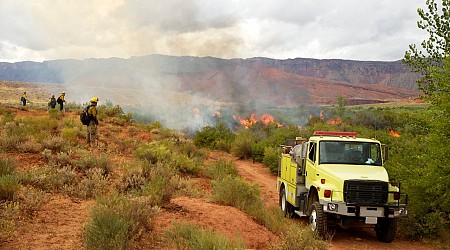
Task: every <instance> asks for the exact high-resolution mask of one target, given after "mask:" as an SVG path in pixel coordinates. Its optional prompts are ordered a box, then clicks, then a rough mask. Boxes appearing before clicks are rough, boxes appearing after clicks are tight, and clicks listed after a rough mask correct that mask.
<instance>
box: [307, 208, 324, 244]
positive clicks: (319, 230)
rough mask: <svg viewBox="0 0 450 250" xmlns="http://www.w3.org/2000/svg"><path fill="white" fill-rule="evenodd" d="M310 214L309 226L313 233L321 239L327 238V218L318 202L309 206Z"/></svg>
mask: <svg viewBox="0 0 450 250" xmlns="http://www.w3.org/2000/svg"><path fill="white" fill-rule="evenodd" d="M310 211H311V213H310V215H309V225H310V227H311V229H312V230H313V231H314V233H315V234H316V235H317V236H319V237H321V238H323V239H326V238H327V216H326V214H325V213H324V212H323V207H322V205H320V203H319V202H318V201H315V202H314V203H313V204H312V205H311V210H310Z"/></svg>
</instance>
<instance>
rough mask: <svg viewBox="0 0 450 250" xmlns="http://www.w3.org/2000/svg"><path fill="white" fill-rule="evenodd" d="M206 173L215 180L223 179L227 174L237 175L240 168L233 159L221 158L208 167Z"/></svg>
mask: <svg viewBox="0 0 450 250" xmlns="http://www.w3.org/2000/svg"><path fill="white" fill-rule="evenodd" d="M205 172H206V175H207V176H208V177H209V178H211V179H213V180H222V179H223V178H225V177H226V176H232V177H237V176H238V169H237V167H236V164H235V163H234V162H233V161H232V160H229V161H227V160H225V159H219V160H217V161H216V162H214V164H213V165H211V166H209V167H208V168H206V171H205Z"/></svg>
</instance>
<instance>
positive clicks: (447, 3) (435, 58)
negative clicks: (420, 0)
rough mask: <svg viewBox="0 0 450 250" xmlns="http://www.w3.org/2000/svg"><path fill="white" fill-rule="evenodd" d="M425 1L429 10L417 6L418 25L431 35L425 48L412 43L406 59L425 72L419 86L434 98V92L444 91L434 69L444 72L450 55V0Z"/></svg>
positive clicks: (414, 67)
mask: <svg viewBox="0 0 450 250" xmlns="http://www.w3.org/2000/svg"><path fill="white" fill-rule="evenodd" d="M426 4H427V6H428V11H425V10H423V9H421V8H419V9H418V10H417V12H418V14H419V16H420V18H421V20H419V21H418V22H417V26H418V27H419V28H420V29H423V30H426V31H427V32H428V33H429V38H428V39H427V40H424V41H423V42H422V43H421V46H422V49H423V50H420V49H418V48H417V47H416V45H415V44H411V45H409V50H408V51H406V52H405V57H404V58H403V62H404V63H406V64H407V65H409V66H411V68H412V71H413V72H418V73H419V74H421V75H422V78H420V79H419V80H418V81H417V82H418V83H419V88H420V90H422V91H423V92H424V93H425V94H426V96H427V97H428V98H430V99H431V100H432V101H433V98H434V97H435V96H434V94H435V93H436V92H441V91H442V89H441V88H440V86H439V83H438V81H437V80H436V75H435V74H436V73H433V72H438V73H442V72H444V63H443V59H444V58H446V57H447V56H450V0H442V3H440V4H438V3H436V2H435V0H427V2H426ZM439 8H440V9H439ZM446 84H448V82H447V83H446Z"/></svg>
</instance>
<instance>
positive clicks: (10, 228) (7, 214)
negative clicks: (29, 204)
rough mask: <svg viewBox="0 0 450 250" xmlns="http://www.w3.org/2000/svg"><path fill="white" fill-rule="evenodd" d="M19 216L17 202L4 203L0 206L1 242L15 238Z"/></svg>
mask: <svg viewBox="0 0 450 250" xmlns="http://www.w3.org/2000/svg"><path fill="white" fill-rule="evenodd" d="M18 216H19V204H18V203H17V202H2V203H1V204H0V241H1V242H4V241H6V240H9V239H11V238H12V237H13V236H14V232H15V229H16V221H17V217H18Z"/></svg>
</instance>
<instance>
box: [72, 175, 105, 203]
mask: <svg viewBox="0 0 450 250" xmlns="http://www.w3.org/2000/svg"><path fill="white" fill-rule="evenodd" d="M108 180H109V179H108V177H105V176H104V175H103V170H102V169H99V168H91V169H88V170H87V171H86V177H85V178H83V179H82V180H81V181H80V182H78V183H77V184H76V185H72V186H65V187H64V191H65V192H66V193H68V194H70V195H71V196H73V197H78V198H82V199H89V198H95V197H98V196H100V195H103V194H105V193H106V192H107V191H108Z"/></svg>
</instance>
